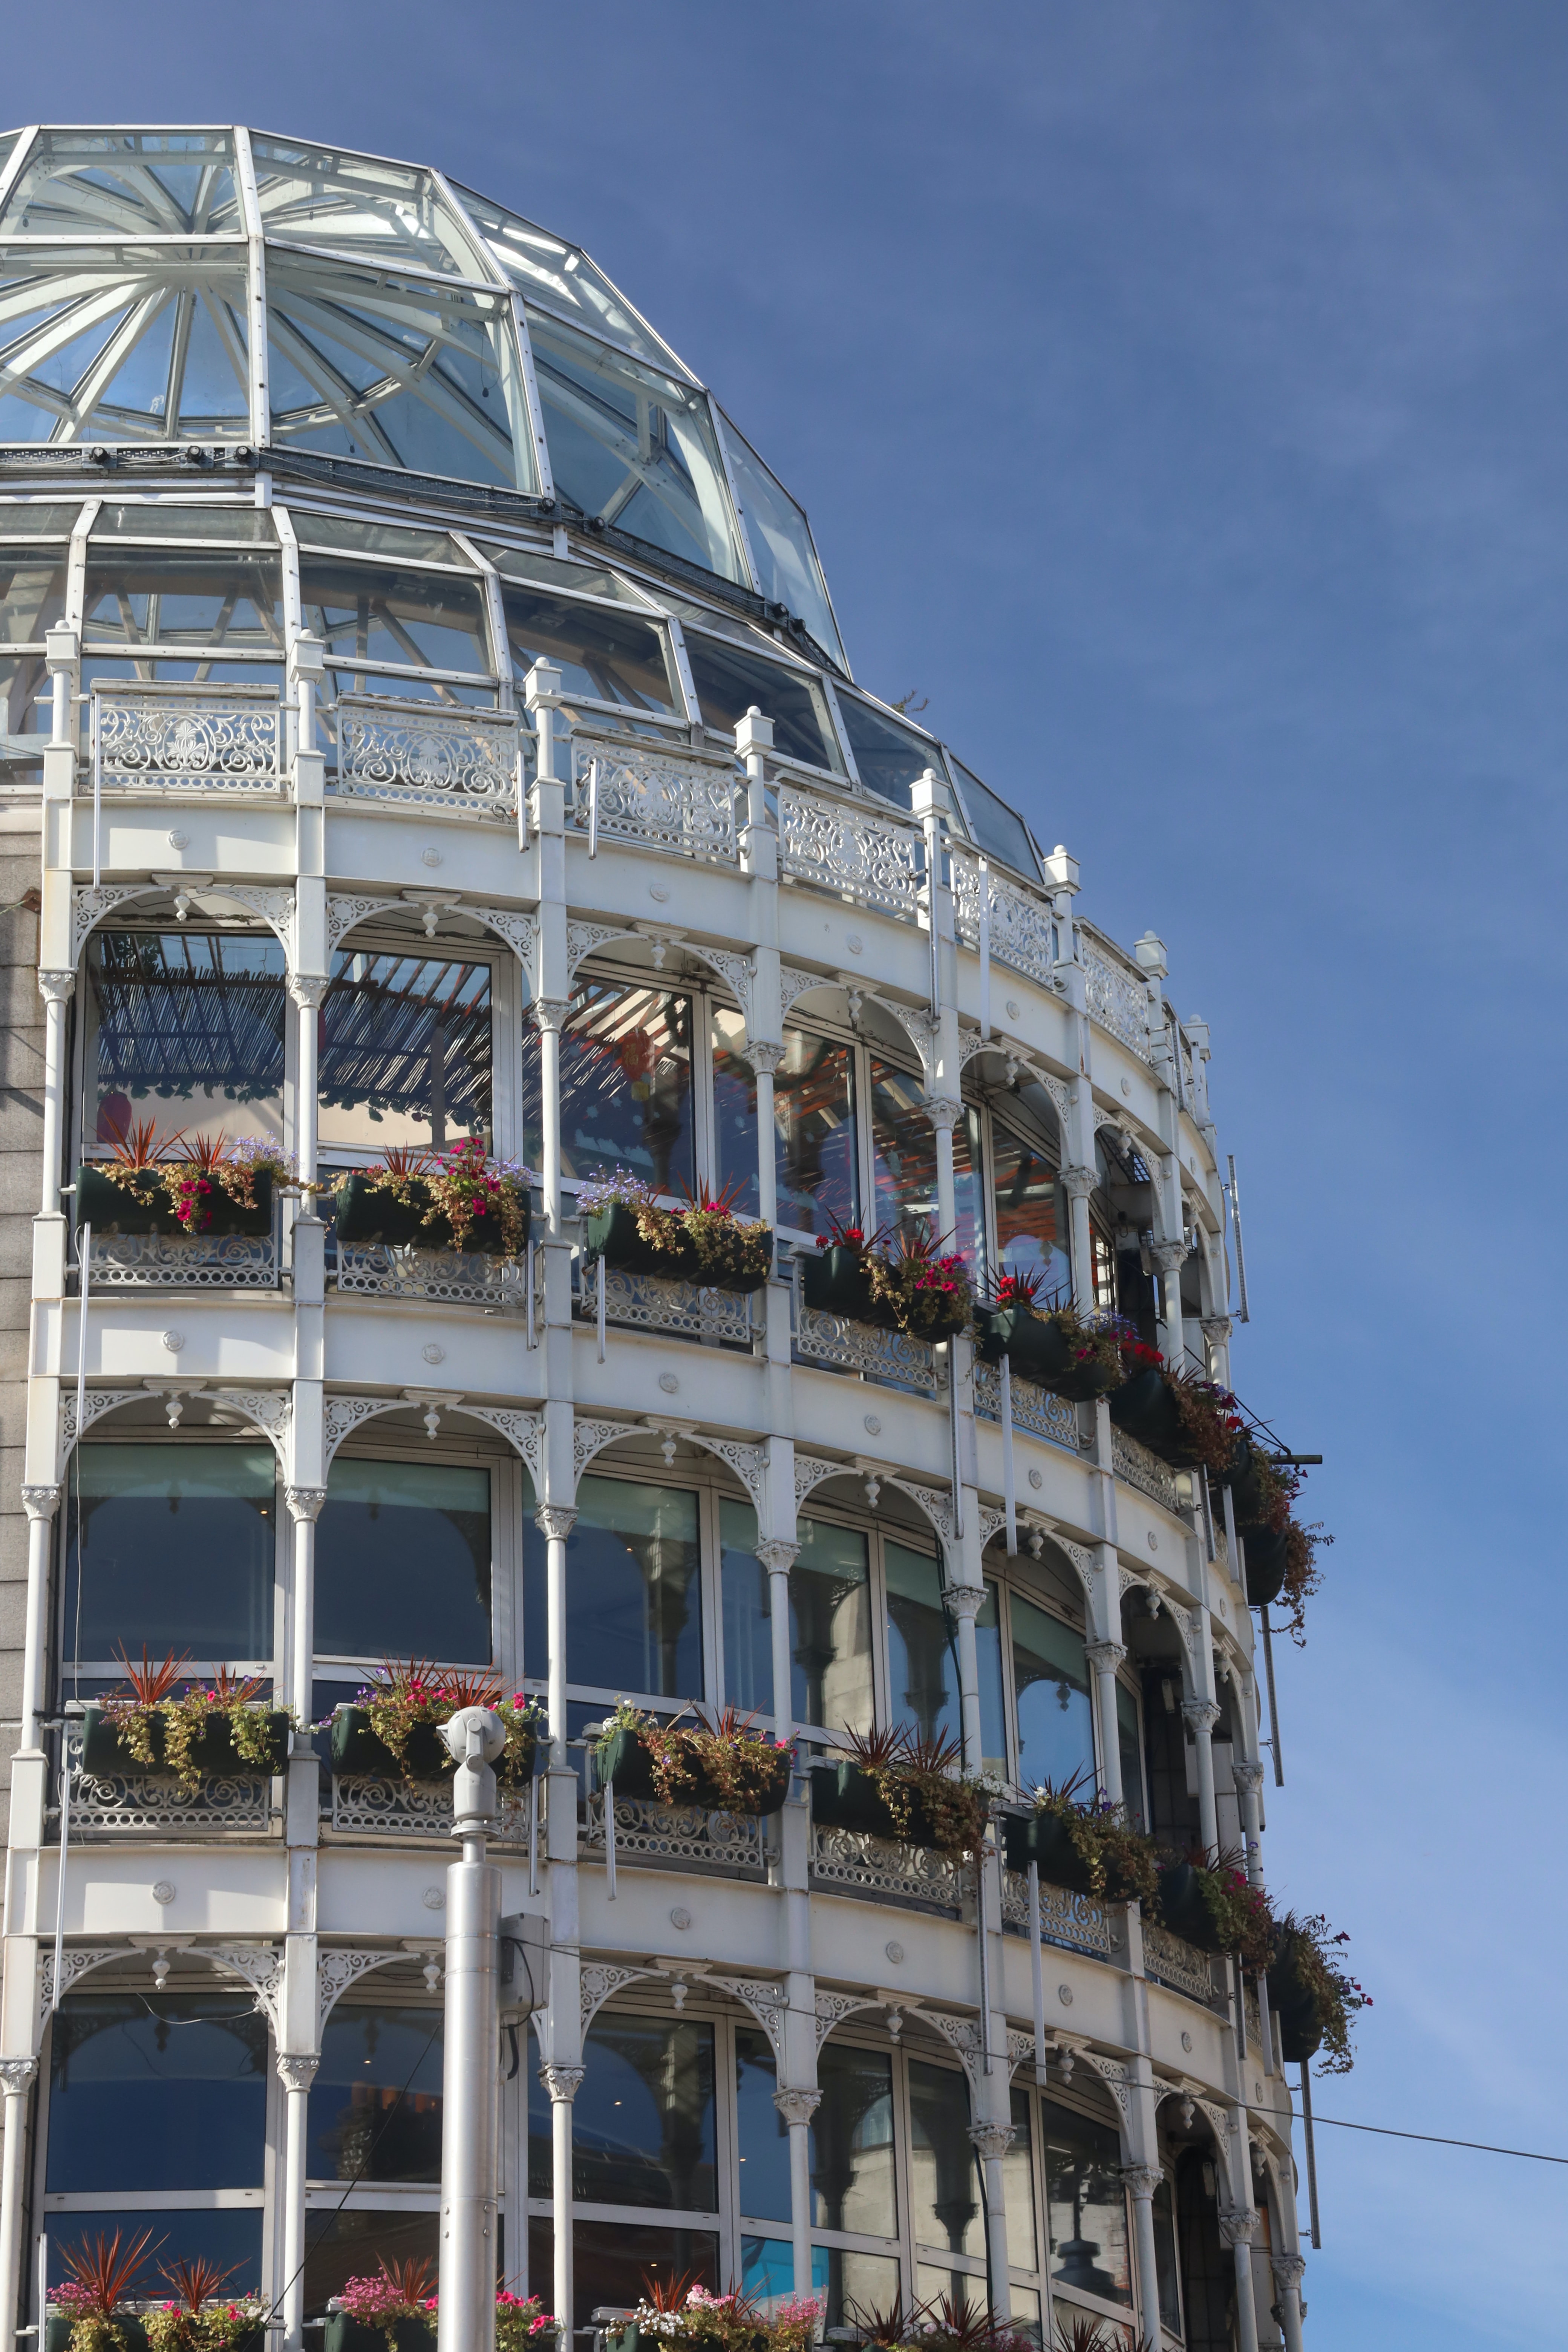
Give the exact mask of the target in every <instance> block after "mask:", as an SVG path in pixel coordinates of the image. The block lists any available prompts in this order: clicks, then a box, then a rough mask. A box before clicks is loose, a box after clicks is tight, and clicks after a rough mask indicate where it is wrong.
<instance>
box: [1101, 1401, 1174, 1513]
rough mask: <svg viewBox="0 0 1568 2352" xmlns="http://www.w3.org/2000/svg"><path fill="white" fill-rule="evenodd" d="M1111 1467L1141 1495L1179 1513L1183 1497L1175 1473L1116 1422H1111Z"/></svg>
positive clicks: (1165, 1508) (1164, 1508)
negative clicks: (1178, 1488)
mask: <svg viewBox="0 0 1568 2352" xmlns="http://www.w3.org/2000/svg"><path fill="white" fill-rule="evenodd" d="M1110 1466H1111V1468H1112V1469H1113V1470H1114V1472H1115V1473H1116V1475H1117V1476H1118V1477H1119V1478H1122V1479H1125V1480H1126V1482H1127V1484H1128V1486H1136V1487H1137V1488H1138V1491H1139V1493H1140V1494H1142V1495H1147V1496H1148V1497H1149V1499H1150V1501H1151V1502H1152V1503H1158V1504H1159V1505H1160V1507H1161V1508H1162V1509H1163V1510H1167V1511H1172V1512H1176V1513H1179V1512H1180V1510H1181V1507H1182V1498H1181V1496H1180V1495H1179V1494H1178V1493H1177V1491H1176V1479H1175V1474H1174V1472H1173V1471H1172V1470H1171V1469H1170V1468H1169V1467H1168V1466H1167V1465H1166V1464H1164V1463H1163V1462H1162V1461H1161V1459H1160V1457H1159V1455H1158V1454H1151V1453H1150V1451H1149V1448H1148V1447H1147V1446H1146V1445H1144V1444H1141V1443H1140V1442H1139V1440H1138V1439H1137V1438H1136V1437H1129V1435H1128V1434H1127V1432H1126V1431H1125V1430H1124V1429H1118V1428H1117V1426H1116V1424H1115V1423H1114V1422H1112V1423H1111V1425H1110Z"/></svg>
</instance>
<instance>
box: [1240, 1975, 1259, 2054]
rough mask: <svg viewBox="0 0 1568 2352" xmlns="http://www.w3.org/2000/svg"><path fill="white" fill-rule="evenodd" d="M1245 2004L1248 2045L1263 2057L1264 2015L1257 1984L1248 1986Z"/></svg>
mask: <svg viewBox="0 0 1568 2352" xmlns="http://www.w3.org/2000/svg"><path fill="white" fill-rule="evenodd" d="M1243 2006H1244V2011H1245V2014H1246V2018H1247V2048H1248V2049H1249V2050H1256V2051H1257V2053H1258V2056H1259V2057H1260V2058H1261V2057H1262V2055H1263V2015H1262V2011H1260V2010H1259V2008H1258V1987H1257V1986H1256V1985H1253V1984H1249V1985H1247V1987H1246V1989H1245V1999H1244V2003H1243Z"/></svg>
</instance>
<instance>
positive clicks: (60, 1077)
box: [38, 971, 76, 1217]
mask: <svg viewBox="0 0 1568 2352" xmlns="http://www.w3.org/2000/svg"><path fill="white" fill-rule="evenodd" d="M75 986H76V974H75V972H74V971H40V972H39V974H38V993H39V994H40V996H42V998H43V1000H44V1139H43V1156H44V1177H43V1188H42V1193H41V1203H42V1208H43V1213H44V1215H45V1216H46V1217H58V1214H59V1212H60V1144H61V1139H62V1135H63V1132H64V1126H65V1059H66V1006H67V1005H68V1003H70V1000H71V992H72V991H73V989H74V988H75Z"/></svg>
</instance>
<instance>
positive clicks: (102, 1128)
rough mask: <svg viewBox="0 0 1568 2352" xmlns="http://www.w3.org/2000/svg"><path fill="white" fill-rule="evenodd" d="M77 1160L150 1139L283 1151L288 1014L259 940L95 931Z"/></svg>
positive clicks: (270, 943)
mask: <svg viewBox="0 0 1568 2352" xmlns="http://www.w3.org/2000/svg"><path fill="white" fill-rule="evenodd" d="M85 972H86V987H85V990H84V992H83V995H84V1012H85V1021H84V1036H83V1045H82V1075H81V1087H82V1094H81V1115H82V1137H81V1143H82V1151H83V1155H84V1157H86V1158H89V1159H92V1158H102V1157H105V1156H107V1154H108V1153H109V1151H110V1150H111V1149H112V1147H113V1145H114V1143H115V1141H116V1140H117V1139H118V1138H120V1137H121V1136H123V1135H126V1134H128V1133H129V1132H130V1130H131V1129H132V1126H134V1125H136V1124H138V1123H140V1122H142V1121H144V1120H147V1119H152V1120H153V1121H154V1122H155V1124H156V1126H157V1128H158V1129H159V1132H160V1134H161V1135H162V1136H163V1138H164V1139H169V1140H172V1139H173V1138H174V1135H175V1134H176V1133H179V1132H182V1131H183V1132H184V1134H185V1135H186V1136H191V1135H194V1134H197V1133H199V1134H203V1135H227V1136H231V1137H236V1138H237V1137H239V1136H246V1135H258V1136H261V1137H264V1138H265V1139H267V1140H268V1142H272V1143H277V1144H279V1145H280V1144H281V1142H282V1139H283V1045H284V1031H285V1024H286V1023H287V1021H288V1018H289V1012H290V1009H291V1008H290V1007H289V998H288V990H287V966H286V963H285V959H284V954H283V949H282V945H281V943H280V942H279V940H276V939H275V938H274V937H273V936H272V934H271V932H270V931H268V932H267V933H266V934H265V935H264V936H263V935H261V934H259V933H258V932H255V931H201V930H196V929H187V928H184V927H181V928H180V929H174V928H173V927H171V929H168V930H166V931H153V930H146V931H94V932H93V933H92V934H91V936H90V937H89V940H88V943H87V955H86V960H85Z"/></svg>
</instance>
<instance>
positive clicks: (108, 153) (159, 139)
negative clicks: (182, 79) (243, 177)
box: [0, 130, 245, 236]
mask: <svg viewBox="0 0 1568 2352" xmlns="http://www.w3.org/2000/svg"><path fill="white" fill-rule="evenodd" d="M233 158H234V142H233V139H232V137H231V135H230V133H229V132H228V131H226V130H223V131H217V130H214V131H41V132H40V133H39V135H38V137H37V139H36V140H35V141H34V142H33V147H32V152H31V153H30V154H29V155H28V157H27V160H26V163H24V165H23V166H22V169H21V171H20V172H19V173H17V176H16V186H15V187H14V188H13V189H12V191H11V193H10V194H9V196H8V197H7V198H6V200H5V213H4V215H0V229H11V230H15V231H16V233H17V234H18V235H19V236H134V235H135V234H136V232H137V231H138V230H140V231H141V232H142V234H143V235H145V236H181V235H183V234H184V232H185V231H187V230H188V231H190V232H191V233H192V234H193V235H195V236H233V235H236V234H242V233H243V231H244V228H245V221H244V218H243V216H242V215H241V212H240V208H239V194H238V191H237V188H236V185H235V178H234V165H233Z"/></svg>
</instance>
